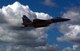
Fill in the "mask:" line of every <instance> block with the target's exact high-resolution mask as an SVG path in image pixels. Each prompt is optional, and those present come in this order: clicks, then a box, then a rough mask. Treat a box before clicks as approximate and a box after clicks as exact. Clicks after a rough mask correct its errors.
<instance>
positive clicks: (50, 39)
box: [0, 0, 80, 51]
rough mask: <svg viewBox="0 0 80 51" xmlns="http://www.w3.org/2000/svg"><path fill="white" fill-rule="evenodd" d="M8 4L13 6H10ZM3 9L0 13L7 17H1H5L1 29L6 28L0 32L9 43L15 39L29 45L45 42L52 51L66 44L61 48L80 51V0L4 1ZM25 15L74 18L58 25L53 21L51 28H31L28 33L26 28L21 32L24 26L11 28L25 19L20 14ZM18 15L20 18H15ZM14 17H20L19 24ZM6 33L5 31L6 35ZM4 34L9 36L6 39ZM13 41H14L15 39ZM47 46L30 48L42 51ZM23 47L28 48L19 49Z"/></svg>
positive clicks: (67, 50)
mask: <svg viewBox="0 0 80 51" xmlns="http://www.w3.org/2000/svg"><path fill="white" fill-rule="evenodd" d="M16 1H17V2H18V3H20V4H18V3H17V4H14V3H15V2H16ZM8 5H10V6H8ZM11 5H13V6H11ZM15 5H16V6H15ZM21 5H23V6H22V7H21ZM26 5H28V6H26ZM14 6H15V7H14ZM18 6H19V7H18ZM26 7H27V8H26ZM28 7H29V8H28ZM16 8H17V9H16ZM19 8H20V9H19ZM0 9H2V11H0V16H2V17H3V18H2V17H0V18H1V23H0V24H1V26H0V29H1V30H2V31H0V33H1V38H0V39H1V40H3V41H5V42H7V43H8V42H11V43H15V44H23V45H27V46H31V47H32V46H42V45H45V46H47V45H46V44H48V47H45V48H46V49H47V50H49V51H51V50H53V49H57V46H59V48H60V47H62V48H60V49H61V51H79V50H80V49H79V48H80V45H79V44H80V38H79V37H80V32H79V28H80V21H79V19H80V1H79V0H0ZM11 10H13V11H11ZM19 12H20V13H19ZM35 12H36V13H35ZM10 13H11V14H10ZM28 13H29V14H28ZM20 14H21V15H20ZM22 14H26V15H28V16H29V18H30V19H31V20H32V19H34V18H35V16H37V18H42V17H43V16H44V17H43V18H44V19H49V18H51V17H53V18H56V17H65V18H70V19H71V21H69V22H66V23H60V24H57V23H56V24H52V25H51V26H50V27H48V28H42V29H35V30H33V29H32V30H27V32H26V29H25V30H22V31H21V28H17V29H15V28H16V27H11V26H12V25H14V26H17V24H19V22H21V19H20V18H19V17H20V16H22ZM13 16H14V18H13ZM30 16H31V17H30ZM40 16H41V17H40ZM15 17H17V18H15ZM32 17H34V18H32ZM4 18H5V19H6V21H4ZM43 18H42V19H43ZM10 19H11V20H10ZM14 19H15V21H17V20H16V19H19V20H18V21H17V22H16V24H13V23H12V22H14ZM4 22H8V23H5V24H2V23H4ZM7 24H9V25H8V26H7ZM3 25H4V26H3ZM6 27H7V28H6ZM8 28H9V29H8ZM4 29H5V30H4ZM19 29H20V30H19ZM3 30H4V31H3ZM15 30H16V31H15ZM3 32H5V33H3ZM24 32H25V33H27V35H25V33H24ZM29 32H30V33H29ZM34 32H36V33H34ZM32 33H33V35H32ZM38 33H39V34H38ZM2 34H4V36H3V35H2ZM6 34H14V35H9V36H8V35H6ZM19 34H20V35H19ZM22 34H23V35H22ZM43 34H44V35H43ZM31 35H32V36H31ZM21 36H22V38H17V37H21ZM26 36H27V37H28V38H27V37H26ZM46 36H47V38H46ZM4 37H7V38H4ZM15 37H16V38H15ZM31 37H32V39H31ZM23 39H25V40H24V41H22V40H23ZM26 39H28V40H26ZM11 40H13V41H14V42H13V41H11ZM32 40H35V41H32ZM39 40H41V41H39ZM3 41H1V42H3ZM25 41H26V42H25ZM27 41H29V43H31V44H29V43H28V42H27ZM23 42H24V43H23ZM32 42H35V43H32ZM26 43H27V44H26ZM28 44H29V45H28ZM32 44H36V45H32ZM2 46H4V45H2ZM2 46H1V47H2ZM52 46H54V47H53V49H49V48H51V47H52ZM6 47H7V46H6ZM6 47H5V48H6ZM10 47H11V46H10ZM10 47H9V48H8V51H10V50H9V49H10ZM43 47H44V46H43ZM43 47H35V48H30V47H29V48H30V49H29V50H31V49H34V50H36V51H39V50H43V51H46V50H45V49H44V48H43ZM12 48H13V49H15V47H14V46H12ZM20 48H24V47H22V46H20V47H17V49H18V51H19V50H21V49H20ZM41 48H42V49H41ZM0 49H1V48H0ZM6 49H7V48H6ZM1 50H2V49H1ZM11 50H12V49H11ZM23 50H24V51H25V49H23ZM27 50H28V49H27ZM3 51H5V50H3ZM6 51H7V50H6ZM13 51H14V50H13ZM16 51H17V50H16Z"/></svg>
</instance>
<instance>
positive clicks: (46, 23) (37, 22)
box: [22, 15, 70, 28]
mask: <svg viewBox="0 0 80 51" xmlns="http://www.w3.org/2000/svg"><path fill="white" fill-rule="evenodd" d="M22 20H23V23H22V25H24V27H34V28H40V27H47V26H49V25H50V24H51V23H57V22H64V21H69V20H70V19H67V18H52V19H48V20H42V19H34V20H33V21H31V20H30V19H29V18H28V17H27V16H26V15H23V17H22Z"/></svg>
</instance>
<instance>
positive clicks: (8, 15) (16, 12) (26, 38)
mask: <svg viewBox="0 0 80 51" xmlns="http://www.w3.org/2000/svg"><path fill="white" fill-rule="evenodd" d="M23 15H26V16H27V17H28V18H29V19H30V20H31V21H33V19H37V18H38V19H51V18H52V17H51V16H49V15H48V14H45V13H39V12H33V11H32V10H30V8H29V7H28V6H24V5H22V4H20V3H19V2H15V3H13V4H12V5H8V6H3V7H2V8H0V44H1V45H0V51H47V50H48V51H54V50H56V48H57V46H51V45H47V33H46V31H47V30H48V29H49V28H36V29H35V28H22V25H21V23H22V16H23ZM43 16H44V17H43Z"/></svg>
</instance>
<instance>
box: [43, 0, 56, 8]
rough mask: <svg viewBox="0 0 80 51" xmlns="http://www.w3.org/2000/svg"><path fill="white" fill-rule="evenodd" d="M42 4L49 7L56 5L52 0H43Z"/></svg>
mask: <svg viewBox="0 0 80 51" xmlns="http://www.w3.org/2000/svg"><path fill="white" fill-rule="evenodd" d="M43 4H44V5H46V6H50V7H53V6H55V5H56V4H55V3H54V2H53V1H52V0H45V1H44V2H43Z"/></svg>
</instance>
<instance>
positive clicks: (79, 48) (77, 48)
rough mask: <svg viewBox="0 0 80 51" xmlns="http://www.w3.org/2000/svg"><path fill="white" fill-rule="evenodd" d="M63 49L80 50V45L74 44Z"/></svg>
mask: <svg viewBox="0 0 80 51" xmlns="http://www.w3.org/2000/svg"><path fill="white" fill-rule="evenodd" d="M63 51H80V46H79V45H73V47H72V48H71V47H67V48H64V49H63Z"/></svg>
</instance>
